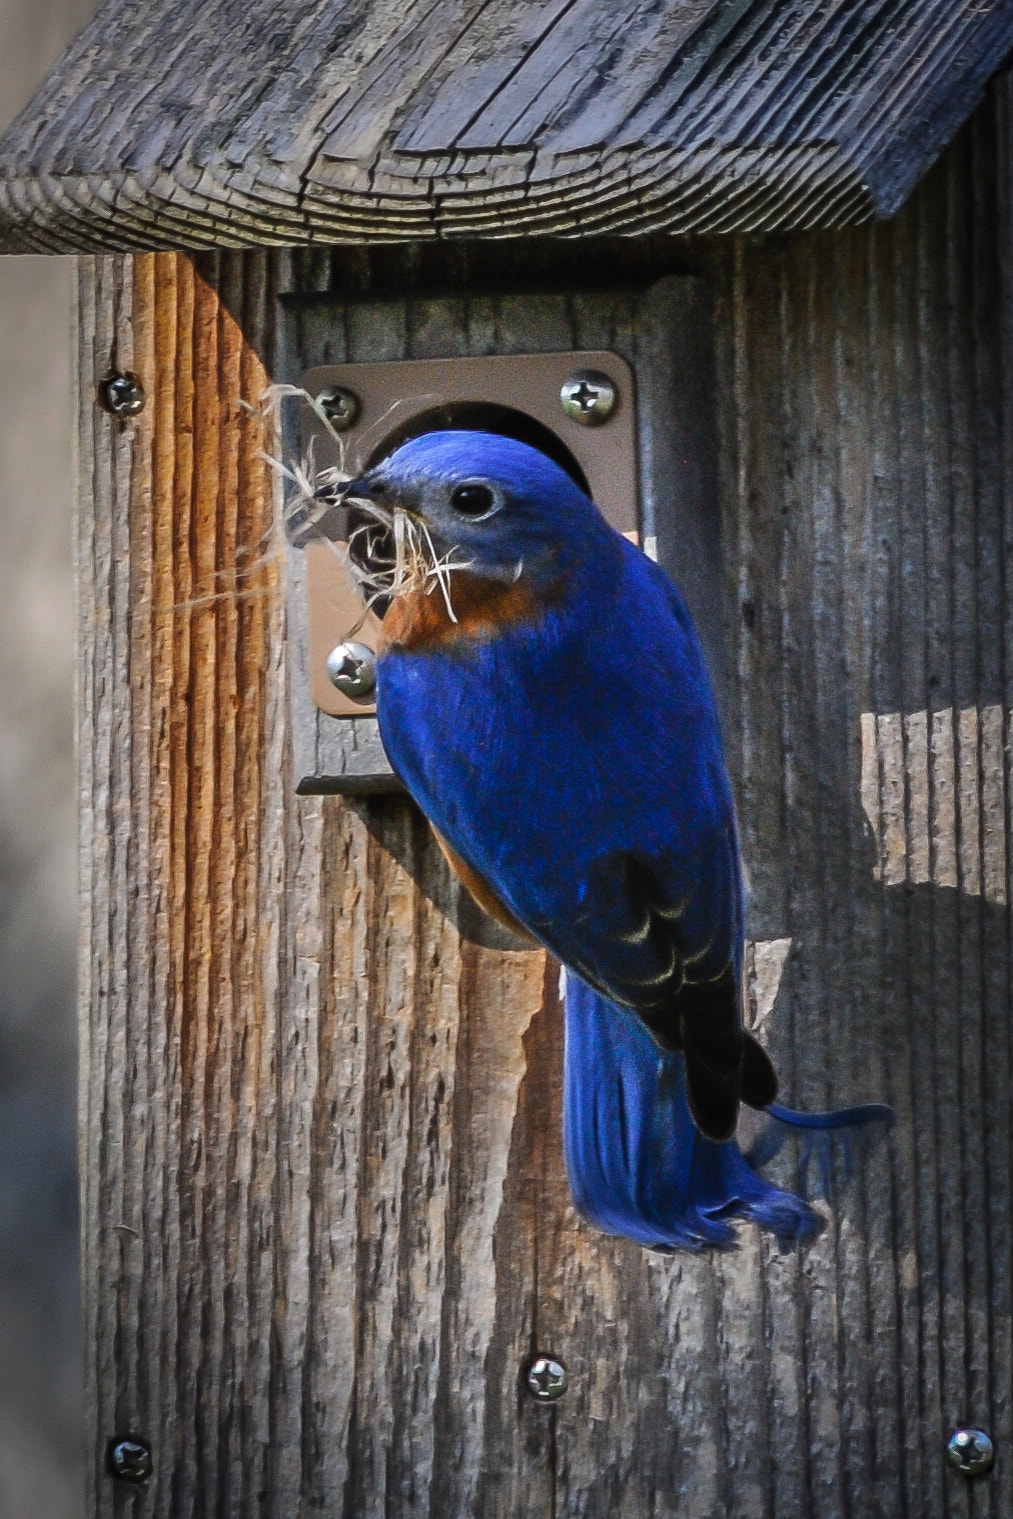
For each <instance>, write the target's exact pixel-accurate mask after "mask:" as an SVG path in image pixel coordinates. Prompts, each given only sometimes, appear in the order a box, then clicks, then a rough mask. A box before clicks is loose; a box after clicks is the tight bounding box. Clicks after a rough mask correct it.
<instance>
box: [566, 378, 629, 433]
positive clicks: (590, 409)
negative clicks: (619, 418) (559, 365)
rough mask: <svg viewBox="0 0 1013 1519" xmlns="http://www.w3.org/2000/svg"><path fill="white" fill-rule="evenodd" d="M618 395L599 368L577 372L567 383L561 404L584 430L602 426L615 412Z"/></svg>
mask: <svg viewBox="0 0 1013 1519" xmlns="http://www.w3.org/2000/svg"><path fill="white" fill-rule="evenodd" d="M618 399H619V392H618V391H617V390H616V387H615V385H614V384H613V382H612V381H611V380H610V379H609V377H608V375H607V374H602V372H601V370H600V369H578V370H576V371H575V373H573V374H572V375H571V376H570V378H569V379H568V380H564V382H563V386H562V389H561V390H560V392H559V403H560V405H561V406H562V408H563V410H564V411H565V412H566V415H567V416H568V417H570V418H572V420H573V421H574V422H579V423H580V424H581V425H582V426H583V427H600V426H601V424H602V423H603V422H607V421H608V419H609V417H610V416H611V415H612V413H613V412H614V411H615V409H616V402H617V401H618Z"/></svg>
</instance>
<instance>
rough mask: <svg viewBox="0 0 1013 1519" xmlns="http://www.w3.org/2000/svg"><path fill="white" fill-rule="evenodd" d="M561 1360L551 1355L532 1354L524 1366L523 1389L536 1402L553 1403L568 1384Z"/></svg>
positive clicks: (567, 1377)
mask: <svg viewBox="0 0 1013 1519" xmlns="http://www.w3.org/2000/svg"><path fill="white" fill-rule="evenodd" d="M569 1380H570V1379H569V1376H568V1374H567V1370H566V1367H565V1366H564V1365H563V1362H562V1361H560V1360H559V1359H557V1357H556V1356H553V1355H536V1356H532V1357H531V1360H530V1361H528V1362H527V1364H526V1366H525V1368H524V1376H523V1383H524V1390H525V1392H526V1393H527V1394H528V1396H529V1397H530V1398H533V1399H534V1400H535V1402H536V1403H555V1402H556V1400H557V1398H561V1397H562V1396H563V1394H564V1392H565V1391H566V1389H567V1387H568V1385H569Z"/></svg>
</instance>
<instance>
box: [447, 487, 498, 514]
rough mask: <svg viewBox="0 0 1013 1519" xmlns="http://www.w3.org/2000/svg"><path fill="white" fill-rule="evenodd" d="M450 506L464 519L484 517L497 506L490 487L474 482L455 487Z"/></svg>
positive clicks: (451, 494)
mask: <svg viewBox="0 0 1013 1519" xmlns="http://www.w3.org/2000/svg"><path fill="white" fill-rule="evenodd" d="M450 504H451V506H452V507H453V508H454V511H455V512H458V513H460V515H461V516H462V517H484V516H485V514H486V512H489V511H491V510H492V508H493V507H494V506H495V504H496V495H495V492H494V491H492V490H491V489H490V487H489V486H488V485H482V484H481V483H480V482H479V481H477V480H473V481H470V482H467V483H466V484H464V485H455V486H454V489H453V490H452V491H451V492H450Z"/></svg>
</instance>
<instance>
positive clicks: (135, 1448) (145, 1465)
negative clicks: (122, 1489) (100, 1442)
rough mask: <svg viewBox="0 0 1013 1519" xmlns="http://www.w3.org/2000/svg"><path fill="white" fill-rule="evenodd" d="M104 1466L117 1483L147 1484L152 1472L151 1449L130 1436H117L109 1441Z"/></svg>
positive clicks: (141, 1441)
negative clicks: (105, 1465)
mask: <svg viewBox="0 0 1013 1519" xmlns="http://www.w3.org/2000/svg"><path fill="white" fill-rule="evenodd" d="M106 1464H107V1466H108V1467H109V1473H110V1476H113V1477H115V1478H116V1480H117V1481H118V1482H135V1483H136V1482H147V1480H148V1478H149V1477H150V1476H151V1473H152V1472H153V1471H154V1462H153V1461H152V1459H151V1447H150V1446H148V1445H146V1444H145V1443H144V1441H143V1440H136V1439H135V1438H134V1437H133V1436H132V1435H127V1436H122V1435H117V1436H116V1437H115V1438H114V1439H112V1440H110V1441H109V1448H108V1450H107V1451H106Z"/></svg>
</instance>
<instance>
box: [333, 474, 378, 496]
mask: <svg viewBox="0 0 1013 1519" xmlns="http://www.w3.org/2000/svg"><path fill="white" fill-rule="evenodd" d="M371 484H372V482H371V481H370V478H369V476H368V475H360V476H359V478H358V479H357V480H346V481H345V482H344V484H343V485H342V486H341V488H340V490H339V492H338V495H339V499H340V500H342V501H344V499H345V498H346V496H355V497H357V498H358V499H359V500H360V501H362V500H365V501H371V500H372V499H373V497H372V495H371V494H370V486H371Z"/></svg>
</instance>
